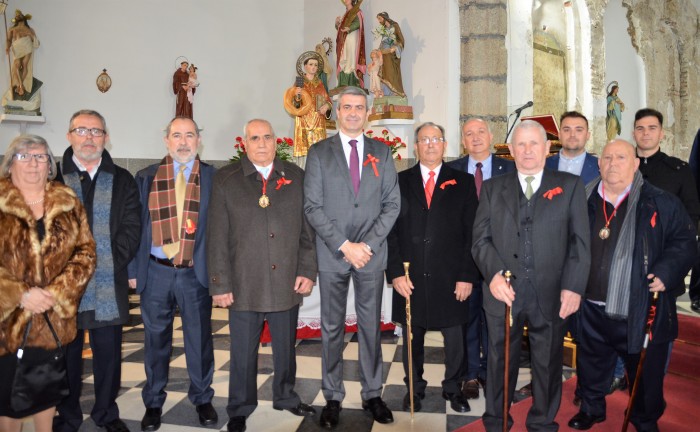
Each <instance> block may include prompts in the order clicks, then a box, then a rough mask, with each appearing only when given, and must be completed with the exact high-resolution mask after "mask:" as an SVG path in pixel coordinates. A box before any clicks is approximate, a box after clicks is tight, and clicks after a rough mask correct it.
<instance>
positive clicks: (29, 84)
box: [2, 10, 42, 115]
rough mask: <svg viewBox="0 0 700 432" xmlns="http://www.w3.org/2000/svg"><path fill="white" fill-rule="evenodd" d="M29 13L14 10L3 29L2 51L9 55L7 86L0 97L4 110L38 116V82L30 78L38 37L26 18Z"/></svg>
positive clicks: (39, 84) (28, 18)
mask: <svg viewBox="0 0 700 432" xmlns="http://www.w3.org/2000/svg"><path fill="white" fill-rule="evenodd" d="M30 19H32V16H31V15H30V14H26V15H24V14H23V13H22V11H20V10H16V11H15V17H14V18H13V19H12V23H13V24H14V25H13V26H12V27H11V28H10V29H9V30H8V31H7V45H6V48H5V52H6V53H7V55H8V56H9V55H10V54H11V57H12V63H11V66H10V89H9V90H8V91H7V93H5V95H4V96H3V99H2V105H3V106H4V107H5V112H7V113H12V114H25V115H39V106H40V103H41V96H40V94H39V88H40V87H41V84H42V82H41V81H39V80H38V79H36V78H35V77H34V69H33V66H34V50H35V49H36V48H38V47H39V39H38V38H37V37H36V33H34V29H32V28H31V27H30V26H29V23H28V21H29V20H30Z"/></svg>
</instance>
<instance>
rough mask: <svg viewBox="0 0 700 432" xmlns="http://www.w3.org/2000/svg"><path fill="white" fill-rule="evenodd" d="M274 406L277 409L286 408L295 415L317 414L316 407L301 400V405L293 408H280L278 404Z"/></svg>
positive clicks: (308, 415) (309, 415)
mask: <svg viewBox="0 0 700 432" xmlns="http://www.w3.org/2000/svg"><path fill="white" fill-rule="evenodd" d="M272 408H274V409H276V410H277V411H281V410H285V411H289V412H290V413H292V414H294V415H295V416H300V417H311V416H314V415H316V410H315V409H314V407H312V406H311V405H307V404H305V403H302V402H299V405H297V406H295V407H292V408H278V407H276V406H273V407H272Z"/></svg>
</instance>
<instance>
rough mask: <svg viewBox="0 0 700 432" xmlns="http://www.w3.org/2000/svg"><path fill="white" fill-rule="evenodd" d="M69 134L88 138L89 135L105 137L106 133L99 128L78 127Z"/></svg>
mask: <svg viewBox="0 0 700 432" xmlns="http://www.w3.org/2000/svg"><path fill="white" fill-rule="evenodd" d="M68 132H74V133H75V134H76V135H78V136H83V137H84V136H87V135H88V134H90V135H92V136H94V137H102V136H104V135H105V133H106V131H105V130H104V129H99V128H86V127H77V128H75V129H71V130H69V131H68Z"/></svg>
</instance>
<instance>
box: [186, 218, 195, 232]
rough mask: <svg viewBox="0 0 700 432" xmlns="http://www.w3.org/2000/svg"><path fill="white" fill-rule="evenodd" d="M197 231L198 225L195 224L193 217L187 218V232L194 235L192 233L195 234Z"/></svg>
mask: <svg viewBox="0 0 700 432" xmlns="http://www.w3.org/2000/svg"><path fill="white" fill-rule="evenodd" d="M195 231H197V226H196V225H195V224H194V222H193V221H192V219H187V220H186V221H185V232H186V233H187V234H190V235H192V234H194V232H195Z"/></svg>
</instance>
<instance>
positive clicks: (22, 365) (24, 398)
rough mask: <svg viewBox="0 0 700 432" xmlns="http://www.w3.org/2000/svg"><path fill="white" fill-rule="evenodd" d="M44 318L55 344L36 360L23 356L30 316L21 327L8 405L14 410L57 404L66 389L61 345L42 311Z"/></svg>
mask: <svg viewBox="0 0 700 432" xmlns="http://www.w3.org/2000/svg"><path fill="white" fill-rule="evenodd" d="M44 319H45V320H46V324H48V327H49V330H51V334H53V337H54V339H55V340H56V345H57V348H56V349H54V350H52V351H50V352H49V354H50V355H48V356H47V357H45V358H44V359H43V360H42V361H39V362H30V361H27V359H22V357H23V356H24V348H25V345H26V343H27V337H28V336H29V330H30V329H31V327H32V320H29V322H28V323H27V328H26V329H25V331H24V338H23V339H22V346H20V348H19V349H18V350H17V367H16V369H15V377H14V380H13V381H12V392H11V393H10V407H11V408H12V410H13V411H16V412H20V411H25V410H28V409H31V408H42V407H46V408H48V407H51V406H56V405H58V403H59V402H60V401H61V400H62V399H63V398H64V397H66V396H68V393H69V389H68V376H67V375H66V357H65V352H64V351H63V345H62V344H61V341H60V340H59V339H58V335H57V334H56V330H54V328H53V325H51V320H49V316H48V314H47V313H46V312H44Z"/></svg>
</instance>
